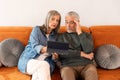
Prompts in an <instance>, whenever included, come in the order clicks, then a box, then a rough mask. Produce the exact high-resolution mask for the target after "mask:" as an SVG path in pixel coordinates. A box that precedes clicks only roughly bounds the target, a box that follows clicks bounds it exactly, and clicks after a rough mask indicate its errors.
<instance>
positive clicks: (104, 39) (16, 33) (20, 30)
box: [0, 25, 120, 80]
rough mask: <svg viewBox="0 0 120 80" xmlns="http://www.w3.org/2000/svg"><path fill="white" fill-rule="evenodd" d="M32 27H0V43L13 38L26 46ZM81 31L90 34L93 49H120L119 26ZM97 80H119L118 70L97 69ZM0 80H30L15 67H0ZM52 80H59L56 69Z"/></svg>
mask: <svg viewBox="0 0 120 80" xmlns="http://www.w3.org/2000/svg"><path fill="white" fill-rule="evenodd" d="M32 28H33V27H32V26H0V42H1V41H3V40H5V39H7V38H15V39H18V40H19V41H20V42H22V43H23V44H24V46H25V45H26V44H27V42H28V39H29V35H30V32H31V30H32ZM82 30H83V31H87V32H89V33H91V34H92V36H93V40H94V49H97V48H98V47H99V46H101V45H104V44H113V45H116V46H117V47H119V48H120V25H101V26H90V27H86V26H82ZM65 31H66V28H65V26H61V28H60V31H59V32H60V33H62V32H65ZM97 71H98V76H99V80H120V69H119V68H117V69H104V68H101V67H99V66H98V67H97ZM0 80H31V76H29V75H27V74H22V73H21V72H20V71H19V70H18V68H17V66H15V67H5V66H2V67H0ZM52 80H61V77H60V70H59V69H58V68H57V67H56V68H55V71H54V73H53V75H52Z"/></svg>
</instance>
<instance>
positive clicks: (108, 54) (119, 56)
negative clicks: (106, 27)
mask: <svg viewBox="0 0 120 80" xmlns="http://www.w3.org/2000/svg"><path fill="white" fill-rule="evenodd" d="M95 60H96V62H97V64H98V65H99V66H100V67H102V68H105V69H116V68H119V67H120V49H119V48H118V47H117V46H115V45H112V44H106V45H102V46H100V47H98V48H97V49H96V51H95Z"/></svg>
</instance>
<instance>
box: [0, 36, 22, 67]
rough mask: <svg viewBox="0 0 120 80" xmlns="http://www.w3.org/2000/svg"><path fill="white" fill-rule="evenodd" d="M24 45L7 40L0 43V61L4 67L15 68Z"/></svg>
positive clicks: (15, 40)
mask: <svg viewBox="0 0 120 80" xmlns="http://www.w3.org/2000/svg"><path fill="white" fill-rule="evenodd" d="M23 50H24V45H23V44H22V43H21V42H20V41H19V40H17V39H13V38H9V39H5V40H3V41H2V42H1V43H0V61H1V63H2V64H3V65H4V66H6V67H13V66H17V63H18V59H19V57H20V55H21V53H22V51H23Z"/></svg>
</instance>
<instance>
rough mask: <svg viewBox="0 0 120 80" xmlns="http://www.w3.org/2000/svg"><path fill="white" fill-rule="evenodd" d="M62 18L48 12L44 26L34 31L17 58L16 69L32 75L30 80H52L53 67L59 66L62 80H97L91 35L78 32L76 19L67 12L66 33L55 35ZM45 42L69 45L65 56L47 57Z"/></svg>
mask: <svg viewBox="0 0 120 80" xmlns="http://www.w3.org/2000/svg"><path fill="white" fill-rule="evenodd" d="M60 22H61V15H60V13H59V12H58V11H56V10H51V11H49V12H48V14H47V17H46V20H45V23H44V24H43V25H42V26H36V27H34V28H33V30H32V32H31V34H30V38H29V41H28V44H27V46H26V47H25V50H24V51H23V53H22V54H21V56H20V59H19V62H18V69H19V70H20V71H21V72H22V73H26V74H29V75H32V80H51V75H52V72H53V71H54V68H55V63H58V62H59V63H60V64H59V67H60V73H61V78H62V80H80V79H81V80H98V75H97V70H96V66H95V64H94V61H93V59H94V53H93V48H94V46H93V40H92V36H91V34H89V33H87V32H83V31H81V27H80V20H79V15H78V14H77V13H76V12H74V11H70V12H68V13H67V14H66V16H65V25H66V29H67V31H66V32H65V33H61V34H60V33H58V30H59V28H60ZM47 41H58V42H67V43H69V50H68V55H58V53H56V52H55V53H52V55H49V53H47Z"/></svg>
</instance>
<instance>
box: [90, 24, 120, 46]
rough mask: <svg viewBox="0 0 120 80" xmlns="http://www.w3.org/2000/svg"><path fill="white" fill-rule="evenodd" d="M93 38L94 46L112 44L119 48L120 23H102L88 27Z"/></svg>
mask: <svg viewBox="0 0 120 80" xmlns="http://www.w3.org/2000/svg"><path fill="white" fill-rule="evenodd" d="M89 29H90V31H91V34H92V36H93V39H94V47H95V48H97V47H99V46H101V45H103V44H113V45H116V46H118V47H119V48H120V25H105V26H104V25H102V26H91V27H89Z"/></svg>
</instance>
